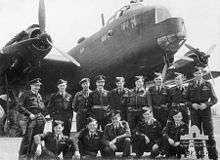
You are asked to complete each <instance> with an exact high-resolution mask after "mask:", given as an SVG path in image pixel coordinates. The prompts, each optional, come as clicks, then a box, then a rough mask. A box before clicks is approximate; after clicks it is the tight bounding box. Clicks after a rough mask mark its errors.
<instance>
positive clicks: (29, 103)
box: [18, 78, 45, 159]
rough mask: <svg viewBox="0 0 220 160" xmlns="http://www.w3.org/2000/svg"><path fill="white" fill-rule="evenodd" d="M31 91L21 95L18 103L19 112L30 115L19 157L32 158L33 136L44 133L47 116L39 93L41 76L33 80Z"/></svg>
mask: <svg viewBox="0 0 220 160" xmlns="http://www.w3.org/2000/svg"><path fill="white" fill-rule="evenodd" d="M29 83H30V88H31V89H30V91H28V92H25V93H23V94H22V95H21V97H20V99H19V104H18V110H19V112H21V113H23V114H24V115H25V116H27V117H28V123H27V129H26V133H25V135H24V137H23V139H22V142H21V146H20V151H19V159H24V158H27V159H28V158H30V157H31V156H33V154H34V153H33V150H32V147H33V144H34V143H33V136H34V135H36V134H41V133H43V130H44V125H45V118H44V116H43V113H44V110H45V106H44V103H43V100H42V97H41V95H40V94H39V93H38V91H39V89H40V86H41V82H40V78H36V79H33V80H31V81H30V82H29Z"/></svg>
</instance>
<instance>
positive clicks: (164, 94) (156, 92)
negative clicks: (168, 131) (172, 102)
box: [149, 86, 169, 128]
mask: <svg viewBox="0 0 220 160" xmlns="http://www.w3.org/2000/svg"><path fill="white" fill-rule="evenodd" d="M168 91H169V90H168V88H167V87H165V86H160V88H157V87H156V86H153V87H150V88H149V92H150V95H151V102H152V108H153V114H154V117H155V118H156V119H157V120H158V121H159V122H160V124H161V126H162V128H163V127H165V125H166V123H167V119H168V115H169V111H168V102H169V100H168V98H169V97H168V95H169V92H168Z"/></svg>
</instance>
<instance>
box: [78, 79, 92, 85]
mask: <svg viewBox="0 0 220 160" xmlns="http://www.w3.org/2000/svg"><path fill="white" fill-rule="evenodd" d="M85 82H87V83H89V82H90V79H89V78H83V79H81V80H80V81H79V84H80V85H81V84H83V83H85Z"/></svg>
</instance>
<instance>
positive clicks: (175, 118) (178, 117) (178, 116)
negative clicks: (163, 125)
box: [173, 112, 183, 123]
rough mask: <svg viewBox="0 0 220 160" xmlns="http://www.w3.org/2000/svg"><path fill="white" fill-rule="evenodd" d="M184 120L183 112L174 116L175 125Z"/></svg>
mask: <svg viewBox="0 0 220 160" xmlns="http://www.w3.org/2000/svg"><path fill="white" fill-rule="evenodd" d="M182 119H183V116H182V113H181V112H179V113H177V114H176V115H174V116H173V120H174V122H175V123H179V122H181V121H182Z"/></svg>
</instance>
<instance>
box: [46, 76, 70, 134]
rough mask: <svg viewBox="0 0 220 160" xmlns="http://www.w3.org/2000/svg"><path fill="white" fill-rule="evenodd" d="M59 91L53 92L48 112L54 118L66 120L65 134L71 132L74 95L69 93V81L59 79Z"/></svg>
mask: <svg viewBox="0 0 220 160" xmlns="http://www.w3.org/2000/svg"><path fill="white" fill-rule="evenodd" d="M57 88H58V91H57V92H56V93H54V94H52V96H51V98H50V101H49V103H48V107H47V112H48V114H50V116H51V117H52V118H53V120H54V121H55V120H61V121H63V122H64V130H63V134H64V135H67V136H68V135H69V134H70V129H71V122H72V117H73V109H72V106H71V100H72V96H71V95H70V94H69V93H67V91H66V88H67V81H65V80H63V79H59V80H58V82H57Z"/></svg>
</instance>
